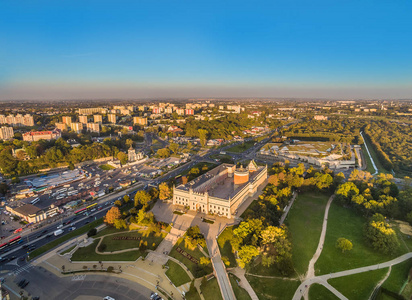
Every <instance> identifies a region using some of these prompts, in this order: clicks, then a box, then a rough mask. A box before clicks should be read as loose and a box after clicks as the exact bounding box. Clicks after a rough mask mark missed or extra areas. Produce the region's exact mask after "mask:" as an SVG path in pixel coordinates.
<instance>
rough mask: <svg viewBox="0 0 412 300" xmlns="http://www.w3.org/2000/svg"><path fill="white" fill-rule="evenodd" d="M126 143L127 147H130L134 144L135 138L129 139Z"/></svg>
mask: <svg viewBox="0 0 412 300" xmlns="http://www.w3.org/2000/svg"><path fill="white" fill-rule="evenodd" d="M125 144H126V147H127V148H130V147H132V146H133V140H131V139H127V140H126V142H125Z"/></svg>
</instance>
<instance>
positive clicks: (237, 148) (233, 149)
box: [226, 141, 255, 153]
mask: <svg viewBox="0 0 412 300" xmlns="http://www.w3.org/2000/svg"><path fill="white" fill-rule="evenodd" d="M254 144H255V141H248V142H244V143H241V144H238V145H235V146H233V147H230V148H228V149H226V151H227V152H235V153H241V152H244V151H246V150H248V149H249V148H251V147H252V146H253V145H254Z"/></svg>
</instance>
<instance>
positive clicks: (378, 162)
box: [364, 136, 390, 174]
mask: <svg viewBox="0 0 412 300" xmlns="http://www.w3.org/2000/svg"><path fill="white" fill-rule="evenodd" d="M364 142H365V143H366V145H367V146H368V149H369V152H370V154H371V156H372V159H373V161H374V162H375V165H376V167H377V168H378V172H379V173H385V174H387V173H390V171H388V170H386V169H385V168H384V167H383V165H382V163H381V162H380V160H379V159H378V155H377V154H376V152H375V150H374V149H373V148H372V145H371V143H370V142H369V140H368V138H367V137H366V136H365V140H364ZM365 155H368V152H367V151H366V149H365ZM368 156H369V155H368ZM372 169H373V168H372ZM374 172H375V171H374ZM374 172H372V173H374Z"/></svg>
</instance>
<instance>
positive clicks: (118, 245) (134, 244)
mask: <svg viewBox="0 0 412 300" xmlns="http://www.w3.org/2000/svg"><path fill="white" fill-rule="evenodd" d="M116 236H121V237H129V238H140V239H141V240H142V241H143V242H147V249H150V250H155V249H156V248H157V246H158V245H159V244H160V243H161V241H162V240H163V239H164V237H165V236H166V233H157V234H154V233H150V234H149V235H147V233H145V232H144V231H130V232H122V233H119V234H115V235H109V236H106V237H104V238H103V241H102V244H105V245H106V246H107V248H106V250H105V252H113V251H119V250H125V249H130V248H138V247H139V244H140V240H116V239H113V238H115V237H116ZM153 243H154V245H153Z"/></svg>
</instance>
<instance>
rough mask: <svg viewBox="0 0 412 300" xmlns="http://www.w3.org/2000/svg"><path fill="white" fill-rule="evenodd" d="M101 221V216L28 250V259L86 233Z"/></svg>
mask: <svg viewBox="0 0 412 300" xmlns="http://www.w3.org/2000/svg"><path fill="white" fill-rule="evenodd" d="M102 223H103V218H101V219H98V220H95V221H93V222H90V224H87V225H86V226H83V227H80V228H79V229H76V230H73V231H70V232H69V233H68V234H66V235H64V236H62V237H61V238H58V239H56V240H54V241H52V242H50V243H48V244H46V245H43V246H41V247H39V248H37V249H36V250H34V251H32V252H30V255H29V260H31V259H33V258H35V257H37V256H39V255H41V254H43V253H45V252H47V251H49V250H51V249H53V248H54V247H57V246H58V245H60V244H62V243H64V242H65V241H67V240H70V239H72V238H74V237H76V236H79V235H82V234H85V233H87V232H88V231H89V230H90V229H92V228H95V227H97V226H99V225H101V224H102Z"/></svg>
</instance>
